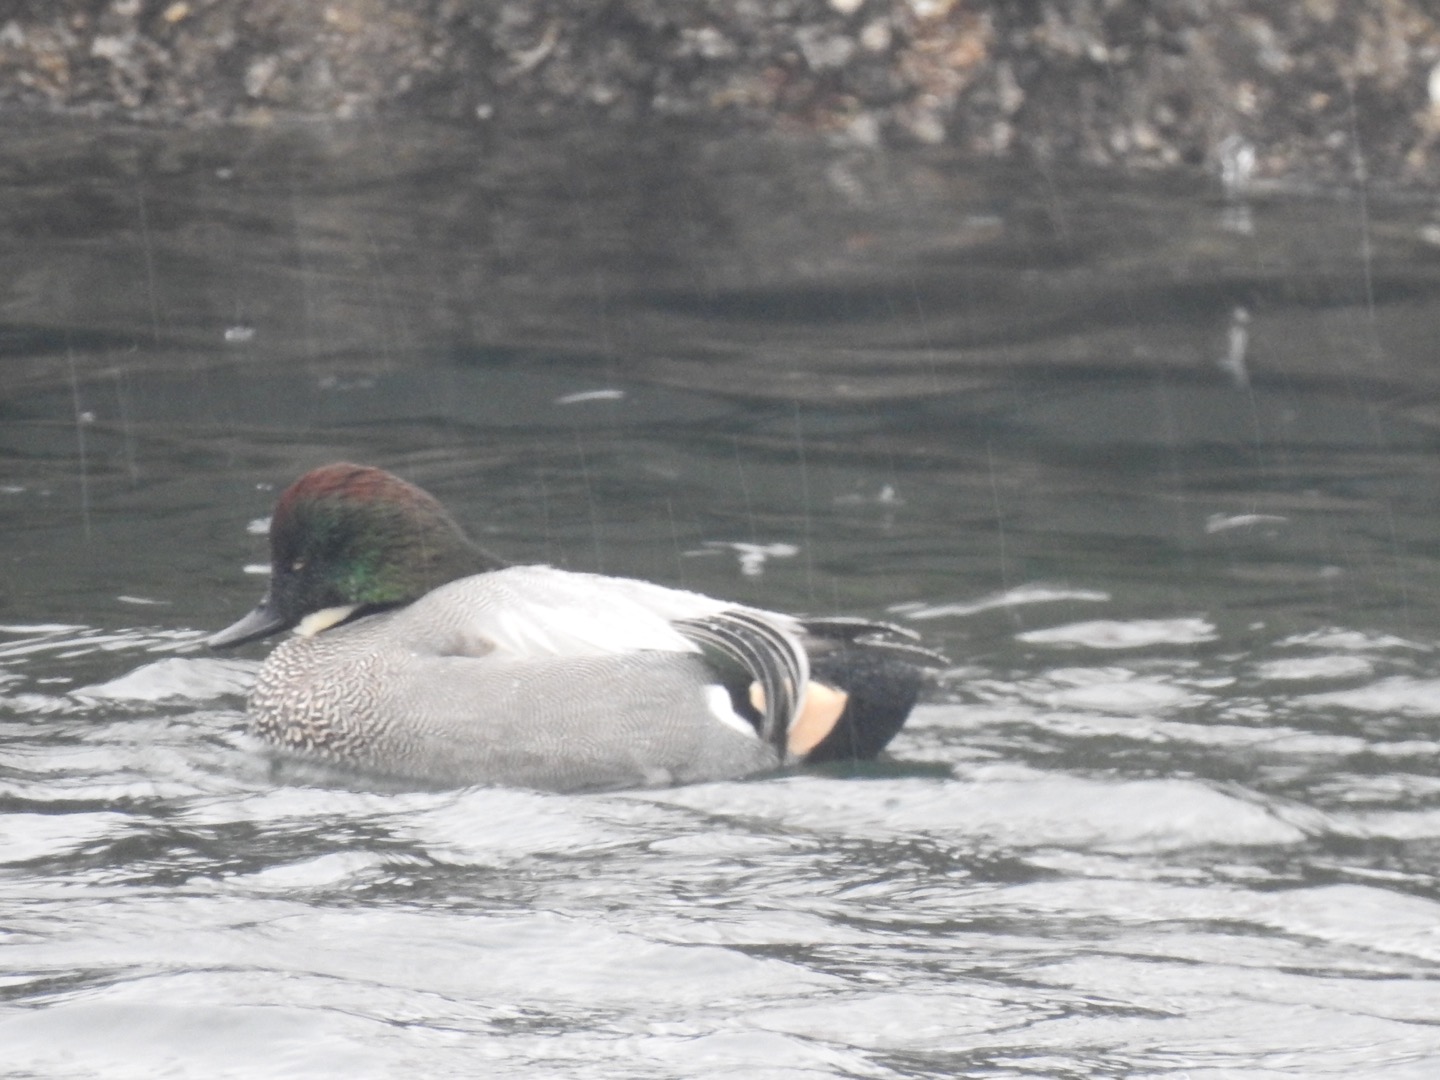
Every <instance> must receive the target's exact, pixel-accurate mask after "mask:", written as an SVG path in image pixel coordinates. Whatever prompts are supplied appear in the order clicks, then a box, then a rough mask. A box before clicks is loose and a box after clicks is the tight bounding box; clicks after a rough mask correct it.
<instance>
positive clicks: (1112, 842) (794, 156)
mask: <svg viewBox="0 0 1440 1080" xmlns="http://www.w3.org/2000/svg"><path fill="white" fill-rule="evenodd" d="M7 145H8V146H10V147H12V148H13V149H12V150H11V151H9V155H10V156H9V158H8V159H7V161H6V162H5V163H4V164H3V166H0V186H3V191H4V199H3V200H0V203H3V206H4V210H3V212H0V213H3V221H0V228H3V229H4V231H5V233H6V235H7V243H6V244H5V245H3V247H4V253H3V254H0V262H3V264H4V267H5V269H6V275H5V280H4V282H3V283H0V352H3V354H4V356H3V359H4V364H5V368H4V371H3V372H0V469H3V475H0V535H3V538H4V540H3V548H0V552H3V555H4V560H3V564H0V566H3V569H0V589H3V594H0V808H3V816H0V945H3V949H4V952H3V955H4V957H5V961H6V962H5V964H4V966H3V969H0V985H3V1004H0V1047H3V1048H4V1049H3V1057H4V1061H5V1070H4V1071H5V1072H6V1074H7V1075H14V1076H26V1077H91V1076H117V1077H132V1076H133V1077H146V1078H149V1077H158V1076H195V1077H223V1076H245V1077H252V1076H254V1077H268V1076H304V1077H310V1076H315V1077H324V1076H336V1077H346V1078H350V1080H353V1078H357V1077H391V1076H401V1075H409V1076H423V1077H442V1076H457V1077H459V1076H463V1077H473V1076H496V1077H509V1076H517V1077H518V1076H524V1077H551V1076H566V1077H569V1076H574V1077H616V1078H631V1077H696V1076H735V1077H764V1078H781V1077H797V1078H798V1077H805V1076H809V1077H818V1076H826V1077H828V1076H843V1077H865V1078H872V1077H873V1078H881V1077H949V1076H975V1077H999V1076H1037V1077H1086V1078H1089V1077H1097V1076H1127V1077H1129V1076H1156V1077H1159V1076H1174V1077H1187V1078H1198V1077H1231V1076H1233V1077H1242V1076H1243V1077H1279V1076H1286V1077H1314V1076H1328V1075H1336V1076H1347V1077H1356V1076H1363V1077H1386V1078H1410V1077H1414V1078H1417V1080H1418V1078H1421V1077H1430V1076H1433V1075H1435V1071H1436V1069H1437V1068H1440V1004H1437V1002H1440V993H1437V990H1440V987H1437V974H1440V886H1437V875H1436V860H1437V855H1440V843H1437V840H1440V768H1437V756H1440V740H1437V734H1436V725H1437V721H1440V658H1437V656H1436V653H1435V644H1434V643H1435V641H1436V640H1437V636H1440V596H1437V590H1436V586H1435V582H1436V581H1437V573H1436V570H1437V567H1436V560H1437V552H1440V546H1437V543H1436V541H1435V538H1434V537H1435V525H1436V522H1437V514H1436V495H1437V492H1436V484H1435V479H1436V471H1437V469H1436V460H1437V458H1436V453H1435V451H1436V449H1437V442H1440V439H1437V436H1436V431H1435V426H1434V421H1435V419H1436V418H1437V417H1440V410H1437V408H1436V404H1435V401H1436V398H1435V385H1436V374H1435V372H1434V371H1432V370H1431V369H1432V368H1433V366H1434V365H1433V354H1434V348H1433V343H1434V341H1435V338H1436V335H1435V331H1436V329H1437V327H1436V319H1435V316H1434V315H1433V313H1432V312H1433V309H1434V299H1433V298H1434V296H1435V289H1434V288H1433V285H1432V279H1433V278H1434V276H1435V273H1436V266H1437V258H1436V254H1435V252H1436V247H1435V243H1436V241H1435V236H1436V231H1435V230H1436V225H1435V223H1434V221H1433V220H1432V215H1433V213H1434V209H1433V207H1431V206H1430V205H1429V203H1428V202H1425V201H1424V200H1414V199H1411V200H1408V201H1406V200H1388V201H1387V200H1385V199H1382V198H1379V197H1372V198H1368V199H1364V200H1362V199H1360V198H1359V197H1358V196H1357V195H1356V194H1355V193H1339V194H1334V193H1324V194H1316V193H1258V194H1256V193H1251V197H1250V198H1249V199H1248V200H1242V199H1239V198H1238V197H1237V196H1236V194H1235V193H1231V197H1230V198H1229V199H1226V198H1225V197H1223V193H1220V192H1218V191H1212V190H1210V189H1209V188H1207V187H1206V186H1205V185H1204V184H1203V183H1200V182H1198V181H1197V182H1196V183H1194V184H1191V185H1188V186H1187V185H1176V186H1173V187H1164V186H1161V185H1157V184H1155V183H1153V182H1142V181H1139V180H1137V181H1135V182H1133V183H1132V184H1128V185H1120V184H1116V183H1115V182H1113V180H1106V179H1104V178H1093V177H1086V176H1083V175H1074V176H1069V175H1057V174H1056V173H1054V172H1048V171H1043V170H1042V171H1035V172H1027V171H1024V170H1017V171H1012V172H1009V173H1003V174H1002V173H986V172H978V171H976V170H974V169H973V168H967V167H965V166H963V165H962V164H960V163H957V162H954V161H950V160H946V159H943V158H937V157H934V156H932V155H923V154H922V155H894V156H889V157H881V156H877V155H873V154H870V153H867V152H863V151H857V150H853V149H852V150H840V149H834V148H829V147H825V146H815V145H808V144H804V145H801V144H783V143H782V144H775V143H764V144H754V143H750V142H745V141H732V140H723V139H712V138H708V137H701V136H694V135H691V136H682V135H681V134H678V133H655V132H651V133H648V134H644V135H642V134H641V133H634V134H631V135H626V136H623V137H621V136H613V135H612V136H608V137H607V138H606V139H605V140H603V141H599V142H597V141H595V140H593V139H592V138H591V137H589V136H588V135H586V134H585V133H578V134H577V133H573V132H570V133H563V132H562V133H534V132H529V133H526V132H518V133H508V134H495V133H492V134H490V135H486V136H483V137H477V136H474V135H470V134H462V133H458V132H453V131H436V132H414V131H411V132H407V133H394V132H387V131H384V130H379V131H373V130H372V131H365V130H359V129H338V130H337V129H329V128H326V129H313V130H312V129H305V130H298V131H274V132H263V131H246V132H231V133H226V135H225V136H224V137H223V138H216V137H214V136H204V135H199V134H193V133H163V132H161V133H157V132H131V133H110V134H108V135H106V136H104V137H103V138H102V139H100V140H98V141H97V140H96V138H95V137H94V133H92V132H86V131H84V130H78V129H77V130H65V129H58V130H57V129H55V128H53V127H47V128H45V129H29V128H24V127H19V128H16V130H14V131H12V132H10V134H9V137H8V138H7ZM335 458H351V459H357V460H364V461H367V462H372V463H375V464H379V465H383V466H385V467H388V468H391V469H394V470H396V471H398V472H400V473H402V474H403V475H405V476H407V477H408V478H410V479H413V480H415V481H417V482H419V483H421V484H422V485H424V486H426V487H427V488H429V489H430V490H432V491H433V492H434V493H435V494H437V495H438V496H439V497H440V498H441V499H442V500H443V501H445V502H446V503H447V504H448V505H449V506H450V507H451V508H452V509H453V510H454V511H455V513H456V515H457V516H458V517H459V518H460V519H461V520H462V521H463V522H464V523H465V524H466V525H467V526H468V527H469V528H470V529H471V530H472V531H473V532H474V534H475V535H477V536H478V537H480V538H481V539H482V540H483V541H484V542H485V543H486V544H487V545H488V546H490V547H492V548H494V549H496V550H498V551H500V552H502V553H504V554H505V555H507V556H509V557H510V558H512V559H516V560H526V559H528V560H535V561H546V562H551V563H556V564H559V565H565V566H571V567H575V568H580V569H601V570H604V571H607V572H611V573H625V574H634V575H639V576H644V577H648V578H652V579H655V580H659V581H663V582H667V583H672V584H679V585H684V586H687V587H690V588H698V589H702V590H705V591H708V592H713V593H717V594H722V595H728V596H732V597H735V598H736V599H740V600H744V601H749V602H755V603H764V604H766V605H767V606H772V607H779V608H786V609H793V610H801V611H813V612H822V613H829V612H846V613H853V614H859V615H868V616H876V617H884V618H889V619H893V620H896V621H900V622H903V623H905V624H907V625H910V626H912V627H914V628H915V629H917V630H919V631H921V632H922V633H923V634H924V635H925V637H926V640H927V641H928V642H929V643H930V644H932V645H933V646H935V647H936V648H938V649H941V650H943V651H944V652H945V653H947V654H948V655H949V656H950V657H951V658H952V659H953V661H954V663H953V666H952V667H951V668H950V669H949V670H947V671H945V672H944V674H943V675H942V676H941V678H940V679H939V681H938V684H937V685H936V686H935V688H934V689H933V692H932V693H931V694H930V696H929V699H928V701H927V703H926V704H924V705H922V706H921V707H920V708H919V709H918V710H917V711H916V713H915V715H914V717H913V719H912V721H911V723H910V724H909V726H908V727H907V729H906V730H905V731H904V732H903V733H902V735H901V736H900V737H899V738H898V739H897V740H896V742H895V743H894V744H893V746H892V753H891V754H890V756H889V759H888V760H887V761H885V762H882V763H879V764H877V765H876V766H874V767H867V768H864V769H857V770H852V771H844V772H824V773H809V774H796V775H787V776H780V777H769V778H762V779H755V780H749V781H745V782H736V783H720V784H707V785H697V786H693V787H684V788H674V789H658V790H643V791H631V792H614V793H603V794H590V795H566V796H556V795H550V794H544V793H534V792H527V791H514V790H500V789H471V790H462V791H427V792H413V791H387V790H380V789H375V788H372V787H368V786H367V785H366V784H365V783H364V782H362V781H359V780H356V781H354V782H353V783H316V782H307V781H305V780H303V779H299V778H294V777H287V776H281V775H275V774H273V773H272V770H271V767H270V764H269V762H268V761H267V759H266V758H265V756H264V755H263V753H261V752H260V751H259V749H258V748H257V747H256V746H255V745H253V744H252V743H251V742H250V741H249V740H248V738H247V736H246V735H245V734H244V723H243V699H244V691H245V687H246V685H247V684H248V682H249V680H250V678H251V677H252V675H253V672H254V670H255V667H256V666H257V664H258V662H259V658H260V657H262V656H263V654H264V647H262V646H254V647H251V648H250V649H248V650H242V655H240V656H239V657H234V656H231V655H228V654H227V655H225V656H223V657H220V656H214V655H210V654H207V653H206V652H205V651H204V650H203V649H202V648H200V647H199V645H198V640H199V638H200V637H201V636H202V635H203V634H204V633H205V632H207V631H210V630H213V629H216V628H218V627H220V626H222V625H225V624H226V623H228V622H229V621H231V620H232V619H233V618H234V617H236V616H237V615H238V614H240V613H241V612H242V611H244V610H246V609H247V608H248V607H249V606H250V605H251V604H253V602H254V601H255V599H256V597H257V596H258V594H259V592H260V590H261V589H262V588H263V579H262V578H260V577H258V576H256V575H255V574H254V573H248V574H247V573H246V572H245V569H246V567H247V565H248V566H251V567H253V566H254V564H258V563H261V562H263V536H262V535H261V534H262V532H263V519H264V518H265V516H266V515H267V513H268V511H269V505H270V503H271V501H272V500H273V498H274V495H275V492H276V490H277V489H278V487H279V486H282V485H283V484H285V483H286V482H288V481H289V480H290V479H292V478H293V477H294V476H295V475H297V474H298V473H299V472H301V471H303V470H304V469H305V468H308V467H310V466H313V465H316V464H319V463H322V462H324V461H328V460H333V459H335Z"/></svg>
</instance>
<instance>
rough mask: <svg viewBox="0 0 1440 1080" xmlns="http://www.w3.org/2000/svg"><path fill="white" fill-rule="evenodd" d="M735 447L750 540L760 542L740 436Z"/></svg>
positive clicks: (734, 443)
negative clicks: (746, 477)
mask: <svg viewBox="0 0 1440 1080" xmlns="http://www.w3.org/2000/svg"><path fill="white" fill-rule="evenodd" d="M732 442H733V445H734V447H735V473H736V475H737V476H738V477H739V478H740V501H741V503H742V504H743V505H744V507H745V521H746V522H747V523H748V524H749V526H750V542H751V543H758V542H759V536H758V534H757V533H756V531H755V507H754V504H752V503H751V501H750V483H749V481H747V480H746V479H745V459H744V458H743V457H742V456H741V454H740V436H739V435H736V436H734V438H733V440H732Z"/></svg>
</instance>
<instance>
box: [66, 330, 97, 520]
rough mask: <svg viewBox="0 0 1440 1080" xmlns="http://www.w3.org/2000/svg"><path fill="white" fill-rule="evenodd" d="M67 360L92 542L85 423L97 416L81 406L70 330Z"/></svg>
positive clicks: (83, 511) (83, 514)
mask: <svg viewBox="0 0 1440 1080" xmlns="http://www.w3.org/2000/svg"><path fill="white" fill-rule="evenodd" d="M65 361H66V363H67V364H68V365H69V369H70V404H71V406H72V408H73V409H74V412H75V452H76V455H77V456H78V457H79V459H80V526H81V530H82V531H83V533H84V536H85V542H86V543H89V542H90V467H89V457H88V455H87V454H86V446H85V425H86V424H88V423H90V422H91V421H93V420H94V419H95V418H94V416H92V415H91V414H90V413H87V412H86V411H85V410H83V409H82V408H81V407H80V374H79V372H78V371H77V370H76V365H75V349H74V347H73V346H72V345H71V344H70V332H69V330H68V329H67V330H66V332H65Z"/></svg>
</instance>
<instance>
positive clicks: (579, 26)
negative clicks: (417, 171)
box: [0, 0, 1440, 184]
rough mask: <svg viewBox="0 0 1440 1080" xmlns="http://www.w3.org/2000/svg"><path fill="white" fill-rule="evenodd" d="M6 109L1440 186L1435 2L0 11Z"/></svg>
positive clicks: (119, 5) (319, 5)
mask: <svg viewBox="0 0 1440 1080" xmlns="http://www.w3.org/2000/svg"><path fill="white" fill-rule="evenodd" d="M0 109H6V110H27V111H28V110H34V109H50V110H64V111H78V112H82V113H93V114H97V115H101V116H107V117H124V118H129V119H144V120H165V121H173V120H211V121H246V122H263V121H267V120H271V119H275V118H280V117H290V116H324V117H341V118H344V117H360V116H376V115H382V116H383V115H390V116H424V117H426V118H431V119H434V118H444V119H453V120H458V121H462V122H465V123H470V124H487V123H495V122H519V123H523V122H525V121H526V120H527V119H529V118H532V117H540V116H551V115H554V114H556V113H559V112H571V113H575V112H581V113H585V114H593V115H594V116H595V117H596V118H597V120H603V119H606V118H615V119H626V120H632V119H634V118H636V117H638V116H646V115H653V116H661V117H691V118H704V119H706V120H707V121H710V120H712V119H715V118H720V119H722V120H726V121H730V122H735V123H739V124H749V125H761V126H769V127H775V128H780V129H786V128H803V129H807V130H822V131H827V132H834V133H835V134H836V135H837V136H838V137H841V138H845V139H848V140H852V141H854V142H856V143H859V144H872V145H885V144H896V143H916V142H919V143H931V144H949V145H953V146H958V147H961V148H963V149H964V150H966V151H969V152H973V153H977V154H979V155H982V156H986V157H997V156H1006V155H1026V156H1029V157H1032V158H1040V159H1047V160H1054V161H1066V162H1083V163H1089V164H1100V165H1124V166H1131V167H1135V166H1139V167H1159V168H1169V167H1185V166H1191V167H1204V168H1209V169H1212V170H1217V171H1220V172H1223V173H1227V174H1228V175H1229V176H1230V178H1231V179H1234V180H1237V181H1243V180H1244V179H1246V177H1247V176H1249V177H1253V178H1254V179H1257V180H1263V179H1279V180H1284V181H1286V182H1301V183H1304V182H1311V181H1316V182H1321V183H1333V182H1350V181H1353V180H1355V179H1356V178H1357V177H1363V178H1365V179H1367V180H1369V181H1371V182H1380V183H1400V184H1424V183H1433V182H1434V181H1435V180H1436V179H1437V160H1440V159H1437V154H1440V150H1437V145H1436V144H1437V136H1440V14H1437V9H1436V8H1435V7H1434V6H1433V5H1432V4H1431V3H1430V2H1429V0H1005V2H999V0H988V2H986V0H686V2H675V0H509V2H504V0H490V2H482V0H311V2H306V3H296V2H294V0H9V2H8V3H7V4H5V5H4V6H3V7H0Z"/></svg>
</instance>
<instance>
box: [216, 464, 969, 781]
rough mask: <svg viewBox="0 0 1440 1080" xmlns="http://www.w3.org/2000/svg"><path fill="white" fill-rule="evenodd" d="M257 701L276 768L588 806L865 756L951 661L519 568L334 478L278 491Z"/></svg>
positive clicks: (610, 583) (887, 637)
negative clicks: (560, 797) (492, 788)
mask: <svg viewBox="0 0 1440 1080" xmlns="http://www.w3.org/2000/svg"><path fill="white" fill-rule="evenodd" d="M269 543H270V581H269V587H268V589H267V590H266V592H265V594H264V596H263V598H262V599H261V601H260V603H259V605H258V606H257V607H256V608H254V610H252V611H250V612H249V613H248V614H246V615H244V616H243V617H242V618H240V619H239V620H238V621H236V622H235V623H233V624H232V625H230V626H228V627H227V628H225V629H224V630H221V631H219V632H218V633H215V634H213V635H211V636H210V637H209V638H208V639H207V644H208V645H209V646H210V647H211V648H213V649H229V648H234V647H236V646H240V645H244V644H246V643H248V642H252V641H257V640H260V639H262V638H267V637H270V636H272V635H275V634H279V633H282V632H284V631H293V633H292V634H291V635H290V636H289V637H288V638H286V639H285V640H283V641H281V643H280V644H279V645H278V646H276V647H275V648H274V649H273V651H271V652H270V654H269V656H268V657H267V658H266V659H265V660H264V662H263V663H262V665H261V667H260V669H259V672H258V675H257V676H256V680H255V683H254V685H253V687H252V688H251V691H250V695H249V699H248V703H247V713H248V722H249V727H250V731H251V733H252V734H253V735H255V736H257V737H258V738H259V740H260V741H261V742H262V743H263V744H265V745H266V746H267V747H268V748H270V749H271V750H273V751H274V752H275V753H276V754H277V755H278V756H279V757H281V758H288V759H295V760H298V761H301V762H309V763H312V764H314V765H318V766H321V767H335V768H339V769H341V770H344V771H347V772H356V773H361V774H369V775H374V776H382V777H387V778H391V779H395V780H401V781H408V782H414V783H417V784H423V785H433V786H470V785H497V786H514V787H526V788H535V789H547V790H583V789H606V788H610V789H613V788H625V787H647V786H659V785H674V784H686V783H694V782H700V781H711V780H724V779H737V778H741V777H747V776H752V775H755V774H760V773H774V772H779V771H783V770H786V769H792V768H798V767H802V766H813V765H822V764H827V763H832V762H844V761H865V760H870V759H873V758H874V757H876V755H878V754H879V753H880V752H881V751H882V750H883V749H884V748H885V747H886V745H887V744H888V743H889V742H890V741H891V739H892V738H893V737H894V736H895V735H896V734H897V733H898V732H899V731H900V729H901V728H902V726H903V725H904V723H905V721H906V719H907V717H908V716H909V715H910V712H911V709H912V708H913V706H914V705H915V703H916V701H917V699H918V697H919V695H920V693H921V691H922V688H923V687H924V686H925V684H926V683H927V681H928V680H929V678H930V677H931V675H932V674H933V672H934V671H935V670H936V669H937V668H939V667H941V666H943V664H944V657H942V656H940V655H939V654H938V653H935V652H933V651H931V650H929V649H927V648H925V647H924V646H923V645H922V644H921V643H920V641H919V638H918V635H916V634H915V633H914V632H913V631H911V630H909V629H908V628H905V627H900V626H896V625H893V624H891V623H887V622H878V621H873V620H869V619H862V618H850V617H818V618H810V617H802V616H795V615H787V614H782V613H779V612H774V611H767V610H764V609H761V608H756V607H750V606H747V605H743V604H735V603H731V602H728V601H725V600H719V599H715V598H713V597H710V596H706V595H703V594H700V593H696V592H690V591H687V590H683V589H676V588H670V587H668V586H665V585H660V584H655V583H651V582H648V581H642V580H638V579H632V578H622V577H611V576H606V575H602V574H595V573H585V572H579V571H570V570H564V569H559V568H556V567H553V566H548V565H524V564H520V565H512V564H510V563H508V562H506V561H505V560H503V559H501V558H499V557H497V556H495V555H494V554H492V553H491V552H489V551H487V550H486V549H485V548H483V547H481V546H480V545H478V544H476V543H475V542H474V541H472V540H471V539H470V538H469V537H468V536H467V535H466V533H465V532H464V530H463V529H462V528H461V526H460V525H459V524H458V523H457V521H456V520H455V518H454V517H452V516H451V514H450V513H449V512H448V511H447V510H446V509H445V508H444V507H443V506H442V505H441V504H440V502H439V501H438V500H436V499H435V498H434V497H433V496H432V495H430V494H429V493H428V492H426V491H424V490H423V489H421V488H419V487H417V486H416V485H414V484H412V483H410V482H409V481H406V480H403V479H401V478H400V477H398V476H396V475H394V474H392V473H390V472H387V471H385V470H383V469H379V468H375V467H373V466H367V465H356V464H352V463H349V462H337V463H334V464H330V465H325V466H322V467H320V468H316V469H313V470H311V471H309V472H307V473H305V474H304V475H303V476H301V477H300V478H299V479H297V480H295V481H294V482H293V483H292V484H291V485H290V486H289V487H288V488H286V489H285V490H284V491H283V492H282V493H281V494H280V496H279V498H278V499H277V501H276V503H275V507H274V512H273V514H272V516H271V519H270V537H269Z"/></svg>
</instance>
